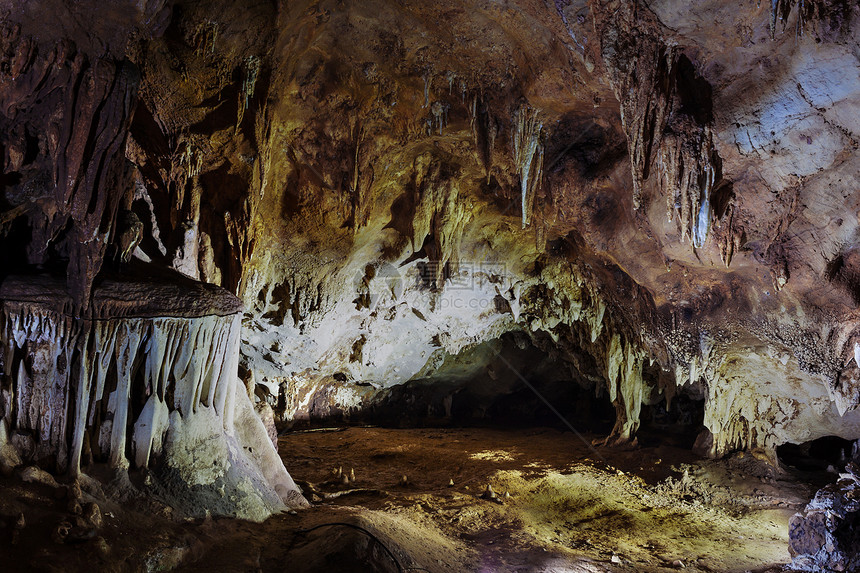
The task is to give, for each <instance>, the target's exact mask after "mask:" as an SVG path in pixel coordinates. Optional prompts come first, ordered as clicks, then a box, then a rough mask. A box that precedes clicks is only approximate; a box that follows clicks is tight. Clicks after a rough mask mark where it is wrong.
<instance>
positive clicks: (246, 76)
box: [236, 56, 260, 131]
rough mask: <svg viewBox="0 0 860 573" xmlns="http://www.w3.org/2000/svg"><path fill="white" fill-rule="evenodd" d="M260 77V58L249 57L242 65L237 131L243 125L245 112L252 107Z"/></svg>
mask: <svg viewBox="0 0 860 573" xmlns="http://www.w3.org/2000/svg"><path fill="white" fill-rule="evenodd" d="M259 75H260V58H259V57H257V56H248V57H247V58H245V60H244V62H243V63H242V89H241V90H239V112H238V116H237V119H236V130H237V131H238V130H239V126H240V125H242V119H243V118H244V117H245V112H246V111H247V110H248V108H249V107H250V106H251V100H252V99H253V98H254V91H255V90H256V87H257V77H258V76H259Z"/></svg>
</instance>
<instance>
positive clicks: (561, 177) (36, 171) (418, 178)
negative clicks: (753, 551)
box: [0, 0, 860, 503]
mask: <svg viewBox="0 0 860 573" xmlns="http://www.w3.org/2000/svg"><path fill="white" fill-rule="evenodd" d="M97 5H98V3H95V2H94V1H92V0H85V1H82V2H66V1H63V0H38V1H34V2H28V3H26V4H25V5H22V4H21V3H20V2H13V1H12V0H5V1H0V16H2V18H0V19H2V30H0V40H2V42H0V104H2V105H0V128H2V129H0V152H2V160H3V176H2V177H3V179H2V196H0V264H2V267H0V278H2V279H3V280H4V283H3V284H4V287H3V288H4V290H3V291H2V292H3V293H9V292H22V291H21V289H24V290H25V291H26V292H27V293H28V294H27V296H26V297H22V298H19V299H16V298H14V297H12V298H8V297H9V296H10V295H8V294H4V295H3V296H2V298H3V301H4V302H3V304H4V306H3V313H4V314H3V321H4V322H3V329H4V330H3V338H2V342H3V345H4V348H5V349H6V357H5V358H3V359H4V363H3V369H2V375H3V378H2V384H3V386H2V387H3V388H4V392H6V394H4V396H5V398H4V402H3V404H4V408H5V410H4V412H3V416H4V420H5V422H4V423H5V424H6V426H7V427H8V430H9V431H11V432H12V435H11V437H10V440H11V442H12V443H14V442H15V440H16V439H17V440H19V441H20V440H21V438H16V437H15V436H16V435H17V434H15V432H16V431H19V430H21V431H27V432H30V434H31V437H32V443H31V444H30V443H28V444H27V446H26V448H24V450H26V451H24V452H23V453H25V454H26V456H29V457H30V458H32V459H37V460H44V459H46V458H51V464H56V468H57V469H60V470H63V469H68V470H69V471H71V472H75V471H77V469H78V464H79V460H80V456H81V455H82V452H83V451H85V449H86V448H84V447H83V446H82V444H84V443H85V442H86V441H87V440H89V442H90V444H91V445H90V448H91V449H93V448H94V446H96V445H97V446H98V450H99V452H100V453H101V455H106V456H108V457H109V459H110V461H111V463H112V464H113V465H114V466H116V467H122V466H123V465H124V464H125V461H126V460H127V461H128V463H129V464H131V465H132V466H138V467H144V466H146V465H147V464H148V463H149V460H151V459H152V456H153V454H158V453H159V452H162V453H163V454H164V455H165V456H166V459H167V464H168V466H169V465H170V461H169V460H170V459H171V456H182V455H185V453H183V452H186V450H185V448H190V447H193V446H191V445H189V444H192V443H193V440H191V441H190V442H189V441H186V439H185V437H182V436H185V434H183V432H184V431H185V430H184V428H186V424H185V423H186V421H187V419H190V418H189V417H192V418H194V419H197V418H199V419H200V420H201V423H200V427H201V428H204V427H205V428H209V429H210V430H212V431H213V433H214V428H216V427H217V428H222V427H223V428H224V429H225V430H226V432H227V435H228V438H225V439H226V440H227V442H223V443H222V442H219V443H220V444H221V445H219V446H218V447H223V448H227V450H230V451H232V452H233V454H231V455H236V456H239V454H240V453H241V452H240V448H239V446H238V445H239V444H246V443H250V442H249V440H250V441H253V442H254V443H255V444H257V443H258V437H257V436H258V434H259V435H260V436H262V437H263V438H265V435H266V434H265V432H264V431H262V430H260V432H262V433H260V432H258V431H257V430H258V429H259V428H257V424H256V422H254V424H253V426H254V428H255V429H254V430H253V432H252V434H253V436H252V435H251V434H246V435H243V434H242V432H245V431H246V430H245V429H243V428H245V426H244V422H242V421H241V420H245V419H246V417H247V416H250V415H251V414H249V413H251V412H253V407H252V405H251V404H249V403H248V399H246V398H244V397H242V396H247V394H243V393H242V391H241V390H242V388H241V385H237V384H236V383H235V380H234V377H235V373H234V370H236V367H237V363H239V364H238V366H240V370H241V371H242V373H243V377H244V379H246V380H249V381H251V382H250V384H249V385H250V386H251V387H252V388H251V390H252V392H251V394H254V395H255V397H254V399H258V400H262V401H266V402H269V403H270V404H271V405H272V407H273V408H274V410H275V412H276V415H277V416H278V422H279V423H292V422H295V421H297V420H307V419H313V418H317V417H341V418H342V417H350V416H353V417H360V416H362V415H363V413H364V414H367V413H369V412H379V411H381V410H384V409H385V408H401V409H403V408H406V407H407V406H408V405H409V404H413V405H414V404H415V403H416V400H418V397H420V396H425V397H426V396H431V395H432V396H433V400H434V401H435V402H434V403H435V404H437V405H438V410H439V412H441V413H440V414H439V415H440V416H445V415H448V416H450V415H451V412H452V411H456V410H457V409H458V408H459V407H460V405H461V403H463V396H464V394H463V393H462V392H461V390H462V389H463V388H465V387H468V388H469V392H472V393H473V394H474V395H477V396H479V399H477V401H476V402H475V403H474V404H472V403H470V406H469V408H471V410H472V411H473V414H474V415H476V416H480V415H482V412H484V413H485V411H486V408H487V407H489V405H490V404H491V403H492V400H493V399H495V398H496V397H498V396H499V395H502V394H507V393H510V392H511V391H513V388H514V387H516V386H517V385H518V384H521V382H522V380H521V379H527V378H528V377H530V376H533V375H535V376H537V375H538V373H540V372H543V373H546V375H547V376H548V377H552V378H553V380H555V381H558V380H562V381H563V382H564V383H565V384H569V385H570V386H575V387H576V388H581V389H584V390H586V391H587V392H588V393H591V394H596V395H598V396H600V397H605V399H606V400H608V401H610V402H611V403H612V406H613V407H614V409H615V412H616V419H615V426H614V429H613V430H612V432H611V435H610V436H608V441H609V443H624V442H627V441H630V440H633V439H635V435H636V432H637V429H638V428H639V426H640V423H641V416H642V408H643V407H647V406H652V405H655V404H660V403H662V404H664V405H665V407H667V408H668V407H670V406H671V404H672V402H673V400H674V399H676V397H677V396H679V395H686V396H688V397H690V398H692V399H695V400H699V401H702V402H703V404H704V406H703V408H704V413H703V416H704V426H705V429H706V431H705V432H704V433H703V434H702V436H701V439H700V442H699V445H700V446H701V447H702V448H703V451H705V452H706V453H708V454H709V455H712V456H721V455H724V454H726V453H728V452H731V451H732V450H735V449H761V450H763V451H765V452H766V455H768V456H769V457H770V458H771V459H773V458H774V456H775V454H774V452H775V448H776V447H777V446H779V445H780V444H783V443H787V442H795V443H801V442H805V441H810V440H813V439H815V438H818V437H821V436H829V435H835V436H842V437H844V438H849V439H857V438H860V409H858V406H860V358H858V357H860V350H858V349H860V315H858V311H857V305H858V303H860V295H858V292H860V291H858V288H860V282H858V280H860V271H858V269H860V258H858V254H857V248H856V242H857V235H858V229H860V220H858V217H857V215H856V213H857V210H858V207H860V201H859V200H858V198H857V193H856V191H857V189H858V188H860V159H858V157H860V155H858V153H857V149H858V137H860V124H858V117H860V115H858V113H857V112H858V110H860V63H858V60H857V51H858V49H860V37H858V30H860V8H858V7H857V6H856V3H852V2H848V1H845V0H814V1H807V2H794V1H788V0H786V1H780V2H772V3H771V4H768V3H756V2H752V1H749V2H742V3H735V4H729V3H725V2H720V1H718V0H707V1H706V2H699V3H696V4H695V6H691V5H688V4H686V3H678V2H673V1H671V0H658V1H652V2H648V3H645V2H642V1H640V0H606V1H603V0H589V1H587V2H586V1H584V0H556V1H555V2H554V3H549V2H537V1H534V0H511V1H508V2H477V1H476V2H471V1H470V2H466V3H464V2H453V1H441V2H432V3H426V2H415V1H403V2H386V3H379V2H359V1H344V2H334V1H332V2H328V1H322V2H317V1H304V2H267V3H251V2H246V1H243V0H206V1H204V2H190V1H185V0H175V1H172V0H147V1H144V2H120V3H116V4H115V5H113V6H112V7H111V8H110V9H109V10H107V11H106V12H105V13H104V15H100V16H99V17H98V18H96V17H95V16H94V14H96V13H99V14H101V12H99V11H97V10H95V8H94V7H95V6H97ZM99 6H100V5H99ZM96 20H98V21H96ZM54 24H56V25H54ZM125 210H128V211H131V212H133V213H134V214H135V215H136V217H137V220H138V222H139V224H140V225H141V226H142V229H143V230H142V233H141V234H142V237H141V240H140V243H139V245H137V246H136V249H135V253H137V254H138V255H139V256H142V257H143V258H146V259H148V260H150V261H151V263H150V264H151V268H152V269H167V268H170V269H173V270H174V271H177V272H178V273H181V274H183V275H185V276H186V277H190V279H194V280H199V281H202V282H205V283H211V284H214V285H218V286H220V287H223V288H224V289H226V291H229V292H231V293H233V294H235V296H236V297H238V299H240V300H241V301H242V302H243V303H244V305H245V313H244V314H242V315H241V317H240V314H239V313H240V310H239V309H238V306H232V307H231V308H232V309H233V310H231V311H230V312H223V311H221V310H217V308H220V307H217V308H216V309H215V310H214V311H213V308H210V307H209V306H207V305H210V304H211V303H210V302H206V301H209V300H211V298H210V297H212V296H214V295H213V294H212V292H213V291H211V290H206V288H208V287H206V288H204V287H201V286H199V285H196V283H189V282H186V281H184V279H178V278H177V279H175V280H176V281H178V282H177V283H176V284H179V285H183V286H181V287H176V288H177V289H178V291H177V296H179V295H180V294H181V293H182V292H185V291H184V290H183V289H189V290H188V293H193V294H183V295H182V296H183V297H184V298H183V300H185V301H186V302H187V304H189V305H191V307H193V308H195V309H197V310H195V311H194V312H189V313H183V312H180V313H179V314H178V315H177V314H176V310H177V308H179V307H178V306H177V305H176V303H175V302H172V301H171V300H170V297H168V301H167V302H166V303H165V304H163V305H161V306H159V304H160V303H153V305H152V307H151V308H148V307H146V305H145V304H144V303H142V302H140V301H135V302H134V303H125V302H122V301H124V300H127V299H128V298H129V297H133V296H134V293H135V292H139V291H136V290H135V289H136V288H138V287H135V286H133V285H134V284H135V283H134V282H133V281H131V282H130V281H123V280H122V279H121V278H119V279H117V278H114V279H112V280H115V281H117V282H116V283H112V282H110V281H108V280H106V279H105V277H106V276H108V275H110V273H111V272H112V271H111V270H110V269H107V268H103V267H105V265H103V261H104V260H105V257H106V252H107V247H108V245H110V244H114V243H117V242H118V244H125V243H123V242H122V241H123V239H122V237H118V236H117V235H118V234H122V232H123V229H121V228H120V227H122V225H121V222H119V221H118V214H119V213H121V212H124V211H125ZM50 273H54V274H55V275H62V276H64V277H65V278H64V281H65V285H66V286H65V289H64V290H63V291H62V292H60V291H58V290H56V289H57V287H56V284H55V282H51V283H50V285H51V286H50V289H49V290H47V291H46V290H45V289H47V288H48V286H46V285H47V284H48V283H45V282H44V281H45V280H47V279H44V278H27V279H19V278H16V277H19V276H26V277H44V276H47V275H48V274H50ZM28 281H32V284H33V285H36V286H37V287H38V288H36V287H33V288H30V287H27V282H28ZM7 284H8V286H6V285H7ZM121 284H124V285H125V286H120V285H121ZM192 284H195V285H196V286H190V285H192ZM25 287H27V288H25ZM9 289H12V290H11V291H10V290H9ZM40 289H41V290H40ZM100 289H101V290H100ZM104 289H107V290H104ZM110 289H115V290H114V291H111V290H110ZM49 292H50V294H47V293H49ZM111 292H113V293H115V294H111ZM147 296H155V294H154V293H148V294H147ZM198 296H199V297H201V298H200V299H199V301H198V302H194V300H197V299H195V297H198ZM218 296H219V297H220V296H222V295H218ZM27 297H30V298H27ZM142 298H145V297H142ZM107 300H110V301H111V302H109V303H108V302H106V301H107ZM219 300H223V299H219ZM58 301H60V302H58ZM58 304H59V305H61V306H57V305H58ZM230 304H234V303H230ZM200 305H202V306H203V307H205V308H201V307H200ZM183 333H188V335H189V336H191V335H192V334H193V335H194V336H196V337H198V340H199V346H195V347H194V348H192V347H190V346H187V344H188V341H180V340H179V338H177V337H181V336H184V334H183ZM240 339H241V343H240V342H239V341H240ZM47 341H50V343H48V342H47ZM237 346H240V347H241V348H240V351H239V352H240V353H241V356H238V355H236V354H235V352H234V351H235V350H236V348H237ZM191 350H193V351H194V352H195V353H196V354H195V355H194V357H193V358H194V359H193V360H190V361H189V351H191ZM203 354H205V355H206V356H211V360H208V359H207V360H204V361H203V363H198V362H196V360H199V359H200V358H202V357H203ZM508 356H510V357H512V358H510V359H509V358H508ZM536 356H540V357H541V358H540V359H535V357H536ZM61 358H62V360H61ZM104 361H106V362H104ZM61 363H62V364H63V368H62V369H61V368H60V364H61ZM110 363H114V364H115V365H116V366H115V368H116V372H115V374H106V372H107V370H109V369H110V368H113V367H111V366H110ZM22 365H23V366H22ZM171 371H172V372H173V376H172V377H171V376H170V374H169V373H170V372H171ZM134 372H140V373H141V374H140V376H141V379H140V380H139V381H137V380H135V379H134V376H135V374H134ZM114 376H115V378H116V379H115V380H114V378H113V377H114ZM108 379H110V380H111V381H112V382H111V383H110V384H108V383H107V382H106V380H108ZM22 389H29V390H27V391H22ZM114 392H116V393H115V394H114ZM134 392H143V394H142V395H140V396H134ZM73 393H74V394H73ZM112 395H113V396H114V398H111V396H112ZM124 397H126V398H128V400H132V399H133V400H132V401H131V402H128V400H125V399H124ZM144 397H145V398H146V399H145V400H144V399H143V398H144ZM485 399H486V400H485ZM134 400H138V402H134ZM482 400H484V401H482ZM419 401H420V400H419ZM124 402H128V403H129V404H132V406H128V405H127V404H125V403H124ZM134 404H136V405H134ZM61 405H62V406H63V407H68V408H70V410H69V412H70V414H69V415H65V416H64V415H60V414H57V413H56V410H55V408H56V407H57V406H61ZM129 407H130V409H129ZM434 407H435V406H434ZM136 408H137V409H136ZM403 411H405V410H403ZM109 415H110V416H109ZM204 419H205V421H203V420H204ZM122 420H126V421H127V423H117V421H120V422H121V421H122ZM249 423H250V422H249ZM260 427H262V426H260ZM247 431H248V432H250V430H247ZM231 432H232V434H231ZM37 434H38V435H37ZM229 436H232V437H229ZM189 439H191V437H190V436H189ZM194 439H199V440H203V439H204V436H203V435H197V437H196V438H194ZM230 440H233V441H232V442H231V441H230ZM264 441H265V440H264ZM243 447H244V446H243ZM27 448H29V449H27ZM230 448H233V449H232V450H231V449H230ZM18 450H19V451H21V450H22V447H20V444H19V446H18ZM227 450H224V451H227ZM253 450H254V455H255V456H256V455H258V454H257V452H258V447H257V446H256V445H255V446H254V447H253ZM266 452H268V449H267V450H266ZM186 453H187V452H186ZM260 455H262V454H260ZM266 455H268V453H267V454H266ZM242 456H244V454H242ZM246 458H247V456H245V457H242V458H241V460H245V461H239V460H240V457H236V458H234V462H231V463H236V464H245V463H246V461H247V463H248V467H251V466H254V465H255V464H256V467H258V468H263V469H261V470H260V471H262V472H263V478H265V479H260V480H258V482H259V483H261V484H262V483H264V482H265V483H268V484H269V485H270V486H277V485H278V484H280V485H282V486H284V487H286V488H287V491H292V487H293V486H292V484H291V481H289V478H288V477H287V476H286V474H285V473H283V472H282V468H277V471H276V472H275V474H272V475H269V474H266V472H267V471H269V470H268V469H266V468H267V467H268V466H266V463H267V462H265V461H260V460H257V461H253V460H252V461H248V460H246ZM49 465H50V464H49ZM175 467H176V468H177V471H179V473H180V474H182V472H183V471H185V469H183V468H185V465H184V464H183V463H180V462H177V463H176V464H175ZM248 471H251V472H252V473H253V471H256V470H253V469H250V470H248ZM272 471H274V470H272ZM228 473H229V472H228ZM225 475H226V474H225ZM254 475H256V474H254ZM186 477H188V476H186ZM188 479H192V478H190V477H188ZM188 479H185V478H183V480H184V481H185V482H186V483H190V482H188ZM192 481H193V480H192ZM209 483H212V482H209ZM255 483H257V482H255ZM280 493H281V494H282V497H283V496H284V495H286V494H285V493H284V491H281V492H280ZM272 503H275V502H274V501H273V502H272Z"/></svg>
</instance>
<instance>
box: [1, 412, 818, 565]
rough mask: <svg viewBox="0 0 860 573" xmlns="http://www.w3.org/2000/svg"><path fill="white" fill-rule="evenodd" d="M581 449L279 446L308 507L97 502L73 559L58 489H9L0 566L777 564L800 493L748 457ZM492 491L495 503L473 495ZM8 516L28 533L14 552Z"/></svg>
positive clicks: (490, 437)
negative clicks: (59, 530)
mask: <svg viewBox="0 0 860 573" xmlns="http://www.w3.org/2000/svg"><path fill="white" fill-rule="evenodd" d="M585 438H586V440H585V441H583V440H580V439H579V438H577V437H576V436H574V435H573V434H571V433H569V432H564V433H563V432H560V431H557V430H554V429H547V428H537V429H530V430H523V429H518V430H494V429H477V428H476V429H406V430H404V429H396V430H395V429H381V428H348V429H338V430H328V431H326V430H322V431H309V432H298V433H290V434H287V435H285V436H282V437H281V438H280V442H279V446H280V449H281V452H282V457H283V458H284V461H285V463H286V465H287V467H288V468H289V469H290V471H291V473H292V475H293V476H294V477H295V478H296V479H297V480H300V482H303V483H304V484H305V489H306V490H307V491H306V493H307V494H308V495H309V496H311V497H312V498H313V499H314V500H315V503H314V504H313V506H312V507H310V508H308V509H306V510H302V511H299V512H291V513H284V514H281V515H277V516H273V517H272V518H270V519H269V520H267V521H266V522H264V523H262V524H255V523H248V522H241V521H237V520H232V519H226V518H218V519H207V520H195V521H181V520H180V521H177V520H171V519H170V518H169V517H170V516H169V512H167V511H160V512H159V511H157V510H156V509H154V508H153V507H152V506H148V507H143V506H141V505H139V504H138V505H135V504H126V505H115V504H110V503H104V502H103V504H102V505H103V512H104V513H105V518H104V521H105V524H104V526H103V527H102V528H101V529H100V530H99V531H98V536H97V537H95V538H92V539H85V540H81V542H79V543H76V544H73V545H71V544H63V545H58V544H56V543H52V542H51V540H50V535H51V530H52V527H54V526H55V523H56V521H57V520H58V519H59V518H61V517H62V513H63V512H65V511H67V508H66V507H65V504H66V502H65V501H64V500H62V499H57V497H58V496H57V494H56V491H55V490H52V488H49V487H48V486H44V485H40V484H23V483H21V482H20V481H17V480H15V479H14V478H13V479H7V480H4V481H3V483H2V485H3V487H2V489H0V521H2V523H0V558H5V559H3V560H2V562H3V563H4V566H3V568H2V569H3V571H19V570H20V571H29V570H42V571H84V570H86V571H94V570H97V571H168V570H176V571H201V572H202V571H249V572H255V573H256V572H259V571H264V572H269V571H296V572H298V571H308V572H310V571H325V572H337V571H344V572H346V571H430V572H433V573H436V572H440V573H441V572H459V571H463V572H466V571H468V572H472V571H475V572H496V571H499V572H501V571H510V572H533V571H534V572H536V571H541V572H559V573H560V572H567V571H582V572H598V571H667V570H676V569H681V568H684V569H687V570H692V571H718V572H732V571H738V572H740V571H778V570H782V567H783V566H784V565H785V564H786V563H787V562H788V561H789V555H788V549H787V547H788V539H787V535H788V533H787V529H788V519H789V518H790V517H791V515H792V514H793V513H794V512H795V511H796V510H797V509H799V508H800V507H802V505H803V504H804V503H805V502H806V500H807V499H809V497H810V496H811V494H812V493H813V490H812V488H811V487H810V486H809V485H808V484H806V483H804V482H802V481H799V480H798V479H797V478H796V477H794V476H792V475H790V474H788V473H786V472H780V471H778V470H775V469H774V468H772V467H770V466H768V465H767V464H766V463H765V462H764V461H760V460H758V459H755V458H752V457H750V456H743V455H736V456H734V457H731V458H729V459H726V460H722V461H719V462H715V461H709V460H697V459H696V458H695V457H693V456H692V454H690V453H689V452H687V451H686V450H684V449H681V448H678V447H674V446H670V445H662V446H659V447H658V446H648V445H647V444H648V440H647V439H643V443H644V444H645V445H644V446H642V447H639V448H636V449H632V450H617V449H609V448H597V449H593V448H592V447H591V446H590V445H588V444H587V443H586V442H589V441H590V440H591V439H592V438H594V436H586V437H585ZM643 438H645V437H643ZM663 438H665V436H664V437H663ZM664 441H665V440H664ZM655 442H656V439H655ZM338 468H341V471H342V476H341V477H340V478H338V477H337V475H336V473H335V472H336V471H337V469H338ZM350 470H353V471H354V474H355V480H354V481H351V482H349V483H344V478H343V476H348V475H349V473H350ZM403 476H406V483H405V484H403V483H402V480H403ZM450 481H453V483H454V485H453V486H450V485H449V483H450ZM488 484H489V485H491V486H492V488H493V490H494V491H495V492H496V494H497V498H496V499H483V498H482V497H481V494H482V493H483V492H484V491H485V489H486V486H487V485H488ZM312 492H313V493H312ZM506 493H507V495H505V494H506ZM19 511H23V512H24V513H25V514H27V518H28V519H27V520H28V525H27V527H26V528H24V529H23V530H21V531H20V533H19V535H18V541H17V543H16V544H15V545H12V544H11V541H10V540H11V534H12V531H13V529H14V524H13V522H14V516H15V515H17V513H18V512H19ZM108 514H109V515H108ZM327 524H347V525H327ZM349 525H352V526H357V527H358V528H360V529H358V528H356V527H349ZM315 527H319V529H314V530H312V531H309V532H305V531H306V530H308V529H311V528H315ZM388 551H390V552H391V554H389V553H388ZM395 561H397V562H398V563H399V567H400V568H398V565H395Z"/></svg>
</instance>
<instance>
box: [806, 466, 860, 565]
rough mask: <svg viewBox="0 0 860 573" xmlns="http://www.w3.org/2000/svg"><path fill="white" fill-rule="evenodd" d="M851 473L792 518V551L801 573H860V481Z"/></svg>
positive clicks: (828, 487)
mask: <svg viewBox="0 0 860 573" xmlns="http://www.w3.org/2000/svg"><path fill="white" fill-rule="evenodd" d="M849 468H850V469H849V471H848V473H845V474H842V475H841V476H840V479H839V480H838V481H837V482H836V483H835V484H831V485H828V486H826V487H825V488H823V489H822V490H821V491H819V492H818V493H817V494H815V498H814V499H813V500H812V501H811V502H809V505H807V506H806V508H805V509H804V510H803V513H798V514H795V516H794V517H793V518H792V519H791V524H790V531H789V550H790V551H791V555H792V557H793V558H794V559H793V561H792V562H791V565H792V568H795V569H797V570H799V571H857V570H860V549H858V547H860V478H858V475H857V473H858V470H860V468H858V467H857V466H856V465H854V464H849Z"/></svg>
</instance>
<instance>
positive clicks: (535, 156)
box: [511, 105, 543, 229]
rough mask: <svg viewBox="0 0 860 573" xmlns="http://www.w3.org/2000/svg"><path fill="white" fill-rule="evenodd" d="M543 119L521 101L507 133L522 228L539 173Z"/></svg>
mask: <svg viewBox="0 0 860 573" xmlns="http://www.w3.org/2000/svg"><path fill="white" fill-rule="evenodd" d="M542 130H543V123H542V122H541V120H540V117H539V113H538V111H537V110H535V109H533V108H531V107H529V106H528V105H523V106H522V107H520V108H519V110H517V114H516V116H515V119H514V124H513V129H512V130H511V131H512V133H511V137H512V138H513V147H514V164H515V165H516V168H517V173H519V176H520V194H521V200H522V209H523V229H525V228H526V227H527V226H528V225H529V222H530V220H531V211H532V209H531V207H532V204H533V201H534V194H535V192H536V191H537V189H538V188H539V187H540V182H541V178H542V176H543V173H542V171H543V144H542V143H541V131H542Z"/></svg>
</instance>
